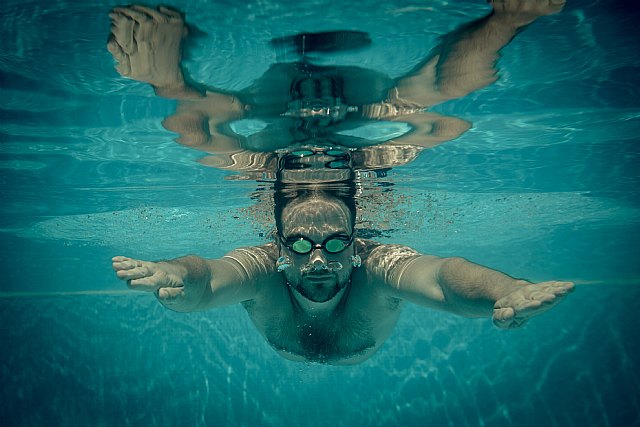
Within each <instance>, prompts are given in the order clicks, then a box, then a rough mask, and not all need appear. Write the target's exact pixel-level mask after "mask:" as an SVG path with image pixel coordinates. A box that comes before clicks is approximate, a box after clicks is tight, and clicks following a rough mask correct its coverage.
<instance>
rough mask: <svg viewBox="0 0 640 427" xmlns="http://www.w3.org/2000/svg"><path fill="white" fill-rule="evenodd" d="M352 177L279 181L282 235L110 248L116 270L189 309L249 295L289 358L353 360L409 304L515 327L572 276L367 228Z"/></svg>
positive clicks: (368, 352) (376, 344)
mask: <svg viewBox="0 0 640 427" xmlns="http://www.w3.org/2000/svg"><path fill="white" fill-rule="evenodd" d="M354 194H355V186H354V185H353V182H352V181H350V183H347V184H345V185H344V186H336V185H333V186H332V189H331V191H328V190H326V189H323V188H322V186H318V185H306V186H303V187H302V186H291V185H285V184H281V185H280V188H279V189H278V191H276V194H275V218H276V233H275V239H274V241H273V242H271V243H268V244H265V245H261V246H255V247H245V248H239V249H236V250H233V251H231V252H229V253H228V254H226V255H224V256H223V257H222V258H219V259H203V258H201V257H198V256H193V255H191V256H186V257H183V258H177V259H173V260H169V261H161V262H149V261H142V260H137V259H133V258H129V257H124V256H116V257H114V258H113V260H112V262H113V269H114V270H115V273H116V275H117V277H118V278H119V279H121V280H123V281H126V283H127V285H128V286H129V288H131V289H133V290H139V291H146V292H150V293H154V294H155V295H156V297H157V299H158V300H159V302H160V303H161V304H163V305H164V306H165V307H166V308H169V309H171V310H175V311H179V312H192V311H200V310H208V309H213V308H218V307H224V306H228V305H231V304H242V305H243V307H244V308H245V309H246V311H247V313H248V314H249V317H250V318H251V320H252V321H253V324H254V325H255V327H256V328H257V329H258V331H259V332H260V333H261V334H262V336H263V337H264V338H265V339H266V341H267V342H268V343H269V344H270V345H271V346H272V347H273V348H274V349H275V350H276V351H277V352H278V353H279V354H280V355H282V356H283V357H285V358H287V359H291V360H297V361H311V362H318V363H327V364H340V365H343V364H355V363H360V362H362V361H364V360H366V359H367V358H369V357H371V356H372V355H373V354H374V353H375V352H376V351H377V350H378V349H379V348H380V347H381V346H382V344H383V343H384V342H385V340H386V339H387V338H388V337H389V335H390V334H391V332H392V331H393V329H394V327H395V325H396V323H397V321H398V317H399V316H400V313H401V311H402V307H403V306H404V305H405V304H406V303H412V304H417V305H420V306H423V307H426V308H430V309H436V310H443V311H446V312H450V313H454V314H457V315H460V316H464V317H487V318H489V317H490V318H492V320H493V323H494V324H495V325H496V326H497V327H498V328H504V329H509V328H518V327H521V326H523V325H524V324H525V323H526V322H528V321H529V320H530V319H531V318H533V317H535V316H538V315H540V314H542V313H544V312H546V311H548V310H549V309H551V308H553V307H555V306H556V305H558V303H559V302H561V301H562V300H563V299H564V298H565V296H566V295H567V294H568V293H570V292H571V291H572V290H573V289H574V284H573V283H571V282H564V281H549V282H543V283H535V284H534V283H530V282H528V281H525V280H520V279H514V278H512V277H509V276H508V275H506V274H503V273H501V272H499V271H495V270H492V269H489V268H486V267H483V266H481V265H477V264H474V263H472V262H470V261H467V260H465V259H463V258H459V257H451V258H440V257H437V256H432V255H423V254H420V253H418V252H417V251H415V250H413V249H412V248H410V247H407V246H402V245H396V244H380V243H377V242H375V241H372V240H367V239H361V238H358V237H357V235H356V230H355V215H356V207H355V198H354Z"/></svg>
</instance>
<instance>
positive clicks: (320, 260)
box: [309, 248, 327, 270]
mask: <svg viewBox="0 0 640 427" xmlns="http://www.w3.org/2000/svg"><path fill="white" fill-rule="evenodd" d="M309 263H310V264H311V265H313V267H314V268H315V269H316V270H317V269H320V268H322V267H324V266H326V265H327V258H326V257H325V256H324V253H323V252H322V249H320V248H316V249H314V250H313V251H311V258H310V259H309Z"/></svg>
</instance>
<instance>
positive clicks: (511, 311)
mask: <svg viewBox="0 0 640 427" xmlns="http://www.w3.org/2000/svg"><path fill="white" fill-rule="evenodd" d="M387 282H388V283H389V284H390V285H392V286H393V292H394V294H396V295H397V296H398V297H400V298H402V299H406V300H408V301H411V302H413V303H416V304H420V305H424V306H428V307H432V308H437V309H441V310H445V311H449V312H452V313H455V314H459V315H461V316H466V317H492V319H493V322H494V324H495V325H496V326H497V327H500V328H515V327H518V326H522V325H523V324H524V323H525V322H526V321H527V320H529V319H530V318H531V317H534V316H537V315H539V314H542V313H544V312H545V311H547V310H549V309H550V308H552V307H554V306H555V305H557V304H558V303H559V302H560V301H561V300H562V299H563V297H564V296H566V295H567V294H568V293H569V292H571V291H572V290H573V289H574V284H573V283H571V282H561V281H550V282H542V283H538V284H534V283H530V282H527V281H525V280H520V279H514V278H513V277H510V276H508V275H506V274H504V273H501V272H499V271H496V270H492V269H490V268H487V267H483V266H481V265H478V264H474V263H472V262H470V261H467V260H465V259H464V258H459V257H452V258H438V257H435V256H428V255H421V256H417V257H415V258H413V259H412V260H410V261H407V262H406V263H405V264H404V266H402V267H401V268H399V269H397V270H396V271H395V272H394V273H393V274H391V275H389V276H388V278H387Z"/></svg>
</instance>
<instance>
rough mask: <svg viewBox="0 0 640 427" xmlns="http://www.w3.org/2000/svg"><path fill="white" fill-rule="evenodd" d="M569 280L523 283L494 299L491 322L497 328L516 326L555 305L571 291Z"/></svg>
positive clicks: (572, 287) (571, 284)
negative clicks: (514, 289) (516, 288)
mask: <svg viewBox="0 0 640 427" xmlns="http://www.w3.org/2000/svg"><path fill="white" fill-rule="evenodd" d="M574 287H575V285H574V284H573V283H571V282H544V283H539V284H530V285H525V286H524V287H522V288H520V289H518V290H517V291H515V292H512V293H510V294H509V295H507V296H506V297H504V298H501V299H499V300H498V301H496V303H495V305H494V308H493V323H494V325H496V326H497V327H498V328H503V329H509V328H518V327H520V326H522V325H524V324H525V323H526V322H527V321H528V320H529V319H530V318H532V317H534V316H537V315H539V314H542V313H544V312H545V311H547V310H549V309H550V308H552V307H555V306H556V305H557V304H558V303H559V302H560V301H562V299H563V297H564V296H566V295H567V294H568V293H569V292H571V291H573V289H574Z"/></svg>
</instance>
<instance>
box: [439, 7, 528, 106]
mask: <svg viewBox="0 0 640 427" xmlns="http://www.w3.org/2000/svg"><path fill="white" fill-rule="evenodd" d="M517 29H518V27H517V26H516V25H514V24H513V23H511V22H509V21H508V20H505V19H501V18H499V17H497V16H496V15H495V14H494V13H492V14H490V15H488V16H486V17H485V18H482V19H479V20H477V21H474V22H471V23H469V24H467V25H465V26H463V27H462V28H460V29H458V30H456V31H454V32H453V33H451V34H449V35H447V36H445V38H444V41H443V43H442V44H441V45H440V47H439V50H438V52H437V55H438V56H439V60H438V63H437V65H436V85H437V88H438V90H439V91H440V92H441V93H442V94H443V95H446V96H448V97H460V96H464V95H466V94H468V93H470V92H473V91H474V90H477V89H479V88H482V87H484V86H486V85H488V84H490V83H493V82H494V81H495V79H496V69H495V63H496V61H497V60H498V57H499V55H498V52H499V51H500V49H502V48H503V47H505V46H506V45H507V44H508V43H509V42H510V41H511V39H512V38H513V37H514V36H515V35H516V32H517Z"/></svg>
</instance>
